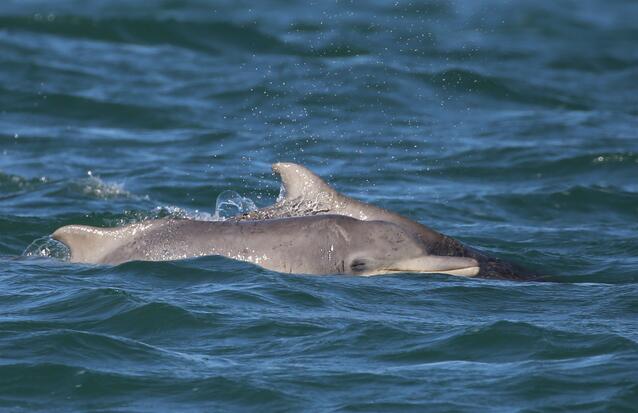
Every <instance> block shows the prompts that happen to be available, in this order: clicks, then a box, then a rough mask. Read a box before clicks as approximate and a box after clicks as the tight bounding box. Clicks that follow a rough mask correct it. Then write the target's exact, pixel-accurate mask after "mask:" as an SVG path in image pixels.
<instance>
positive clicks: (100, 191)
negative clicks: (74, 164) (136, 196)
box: [81, 171, 132, 199]
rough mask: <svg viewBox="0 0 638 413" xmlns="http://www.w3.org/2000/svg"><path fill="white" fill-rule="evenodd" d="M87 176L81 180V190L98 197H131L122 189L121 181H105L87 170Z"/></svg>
mask: <svg viewBox="0 0 638 413" xmlns="http://www.w3.org/2000/svg"><path fill="white" fill-rule="evenodd" d="M86 174H87V175H88V178H86V179H84V180H82V182H81V185H82V192H83V193H84V194H85V195H89V196H92V197H95V198H98V199H113V198H120V197H125V198H128V197H132V195H131V194H130V193H129V192H128V191H126V190H125V189H124V185H123V184H121V183H106V182H104V181H103V180H102V179H101V178H100V177H99V176H95V175H94V174H93V172H92V171H87V173H86Z"/></svg>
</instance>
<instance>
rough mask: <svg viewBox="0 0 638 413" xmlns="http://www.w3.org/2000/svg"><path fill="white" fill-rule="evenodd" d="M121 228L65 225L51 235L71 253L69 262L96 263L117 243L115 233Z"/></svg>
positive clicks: (121, 229)
mask: <svg viewBox="0 0 638 413" xmlns="http://www.w3.org/2000/svg"><path fill="white" fill-rule="evenodd" d="M124 228H125V227H121V228H97V227H90V226H88V225H67V226H64V227H62V228H58V229H57V230H56V231H55V232H54V233H53V234H52V237H53V239H55V240H58V241H60V242H62V243H64V244H65V245H66V246H67V247H68V248H69V251H70V253H71V256H70V261H71V262H86V263H98V262H100V260H101V258H102V257H103V256H104V255H106V254H107V253H108V252H109V251H110V250H111V249H113V248H114V247H115V246H116V244H117V240H118V238H117V237H114V236H113V235H114V234H115V233H118V232H121V233H123V232H124Z"/></svg>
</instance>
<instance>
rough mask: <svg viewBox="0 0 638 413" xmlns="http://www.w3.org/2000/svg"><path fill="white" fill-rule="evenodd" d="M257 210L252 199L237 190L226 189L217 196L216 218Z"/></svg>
mask: <svg viewBox="0 0 638 413" xmlns="http://www.w3.org/2000/svg"><path fill="white" fill-rule="evenodd" d="M255 210H257V206H256V205H255V203H254V202H253V200H252V199H250V198H247V197H244V196H241V195H240V194H238V193H237V192H235V191H230V190H226V191H223V192H222V193H221V194H219V195H218V196H217V201H216V202H215V213H214V214H213V219H214V220H223V219H226V218H230V217H233V216H235V215H239V214H243V213H246V212H251V211H255Z"/></svg>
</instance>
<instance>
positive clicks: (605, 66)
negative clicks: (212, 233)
mask: <svg viewBox="0 0 638 413" xmlns="http://www.w3.org/2000/svg"><path fill="white" fill-rule="evenodd" d="M636 22H638V3H636V2H635V1H633V0H586V1H575V0H574V1H560V2H553V1H544V2H541V1H531V0H530V1H480V2H479V1H473V0H465V1H425V2H420V1H398V2H385V1H367V2H359V1H356V2H347V1H330V2H328V1H326V2H314V3H313V2H301V1H300V2H296V3H290V2H288V1H274V2H268V3H265V2H256V1H255V2H249V1H247V2H243V1H220V2H207V1H198V0H165V1H162V0H153V1H144V2H142V1H137V2H136V1H123V0H122V1H106V0H104V1H101V0H92V1H84V0H82V1H80V0H76V1H71V0H69V1H45V0H29V1H27V0H3V1H2V2H1V3H0V411H10V412H13V411H16V412H20V411H65V412H68V411H104V412H106V411H136V412H158V411H180V412H190V411H192V412H195V411H231V410H238V411H254V410H259V411H268V412H271V411H272V412H276V411H295V412H296V411H397V412H404V411H415V412H424V411H427V412H478V411H494V412H541V411H555V412H559V411H560V412H572V411H587V412H622V411H626V412H629V411H637V410H636V409H637V408H638V407H637V406H638V133H637V128H638V24H637V23H636ZM276 161H295V162H299V163H303V164H305V165H307V166H308V167H310V168H311V169H313V170H315V171H316V172H317V173H319V174H320V175H322V176H323V177H325V178H326V179H327V180H328V181H329V182H330V183H332V184H333V185H334V186H335V187H336V188H337V189H338V190H340V191H342V192H344V193H346V194H348V195H350V196H353V197H356V198H359V199H362V200H364V201H366V202H370V203H374V204H375V205H379V206H383V207H386V208H390V209H392V210H395V211H397V212H399V213H402V214H405V215H406V216H409V217H411V218H413V219H417V220H419V221H421V222H423V223H425V224H426V225H429V226H431V227H433V228H435V229H437V230H440V231H442V232H444V233H447V234H449V235H452V236H454V237H457V238H458V239H461V240H463V241H465V242H467V243H468V244H470V245H473V246H475V247H479V248H482V249H485V250H489V251H492V252H494V253H495V254H498V255H499V256H501V257H504V258H506V259H509V260H511V261H515V262H517V263H519V264H521V265H524V266H527V267H530V268H533V269H535V270H537V271H538V272H540V273H544V274H551V275H553V276H555V279H556V280H557V281H559V282H556V283H534V282H519V283H516V282H508V281H497V280H478V279H477V280H472V279H462V278H457V277H450V276H440V275H398V276H392V277H390V276H382V277H371V278H365V277H346V276H325V277H313V276H302V275H280V274H277V273H272V272H269V271H266V270H263V269H260V268H258V267H255V266H253V265H249V264H246V263H241V262H235V261H231V260H227V259H223V258H219V257H207V258H202V259H195V260H187V261H181V262H165V263H143V262H133V263H127V264H124V265H120V266H116V267H109V266H85V265H70V264H68V263H65V262H63V261H59V260H55V259H52V258H50V257H47V255H48V256H50V255H55V254H53V252H51V251H47V250H46V249H44V248H39V249H38V248H37V247H38V246H40V247H42V245H44V246H46V242H45V243H44V244H42V242H44V241H42V240H40V241H38V242H39V243H37V242H36V244H35V246H34V245H32V246H31V247H29V245H30V244H31V243H32V242H33V241H34V240H38V239H40V238H42V237H45V236H47V235H48V234H50V233H51V232H52V231H53V230H55V229H56V228H57V227H59V226H62V225H66V224H71V223H83V224H91V225H99V226H113V225H121V224H124V223H127V222H133V221H139V220H143V219H147V218H153V217H158V216H166V215H177V216H190V217H198V216H207V214H211V213H212V212H213V210H214V208H215V201H216V198H217V196H218V195H219V194H221V193H222V192H223V191H225V190H232V191H236V192H238V193H240V194H242V195H243V196H246V197H248V198H250V199H252V200H253V201H254V202H255V203H256V204H257V206H260V207H262V206H266V205H269V204H271V203H272V202H273V201H274V200H275V198H276V197H277V194H278V191H279V183H278V181H277V179H276V177H274V176H272V175H271V173H270V172H269V168H270V166H269V165H270V164H271V163H272V162H276ZM25 250H27V251H28V252H30V253H34V252H35V253H40V254H41V255H44V257H24V256H22V254H23V252H24V251H25Z"/></svg>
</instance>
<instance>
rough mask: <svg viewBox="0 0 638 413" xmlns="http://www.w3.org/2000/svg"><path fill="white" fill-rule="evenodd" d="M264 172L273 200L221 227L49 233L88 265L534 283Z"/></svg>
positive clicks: (193, 224) (326, 189)
mask: <svg viewBox="0 0 638 413" xmlns="http://www.w3.org/2000/svg"><path fill="white" fill-rule="evenodd" d="M272 169H273V172H274V173H276V174H278V175H279V176H280V177H281V182H282V185H281V191H280V194H279V197H278V199H277V201H276V202H275V204H273V205H271V206H269V207H265V208H262V209H258V210H255V211H251V212H248V213H245V214H240V215H237V216H235V217H232V218H229V219H227V220H226V221H221V222H211V221H196V220H184V219H160V220H149V221H143V222H139V223H136V224H131V225H127V226H124V227H119V228H97V227H90V226H82V225H70V226H65V227H62V228H60V229H58V230H56V231H55V232H54V233H53V238H54V239H56V240H58V241H61V242H62V243H64V244H66V245H67V246H68V247H69V249H70V253H71V255H70V261H72V262H83V263H93V264H119V263H122V262H126V261H132V260H150V261H161V260H177V259H185V258H191V257H199V256H203V255H222V256H225V257H229V258H233V259H237V260H242V261H248V262H252V263H254V264H257V265H260V266H262V267H264V268H267V269H271V270H274V271H280V272H295V273H304V274H359V275H375V274H385V273H393V272H422V273H444V274H451V275H461V276H468V277H474V276H476V277H481V278H498V279H513V280H532V279H537V277H535V276H532V275H530V273H528V272H527V271H526V270H523V269H521V268H519V267H518V266H516V265H514V264H511V263H508V262H505V261H503V260H500V259H498V258H495V257H493V256H491V255H489V254H488V253H486V252H483V251H480V250H478V249H475V248H473V247H470V246H466V245H464V244H463V243H461V242H460V241H458V240H456V239H454V238H451V237H449V236H447V235H444V234H441V233H439V232H437V231H435V230H433V229H431V228H429V227H427V226H425V225H423V224H421V223H419V222H416V221H414V220H411V219H409V218H406V217H404V216H402V215H399V214H397V213H395V212H392V211H389V210H386V209H383V208H380V207H377V206H374V205H370V204H367V203H364V202H361V201H358V200H356V199H353V198H350V197H348V196H346V195H343V194H341V193H339V192H337V191H336V190H335V189H334V188H332V187H331V186H330V185H328V184H327V183H326V182H325V181H324V180H323V179H321V178H320V177H319V176H318V175H316V174H315V173H313V172H312V171H310V170H309V169H308V168H306V167H304V166H302V165H298V164H295V163H284V162H280V163H275V164H273V165H272ZM318 229H321V230H318ZM390 234H394V235H392V236H391V235H390ZM357 257H358V258H357Z"/></svg>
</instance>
